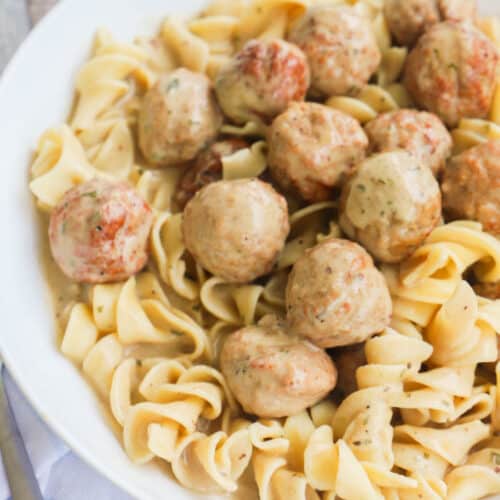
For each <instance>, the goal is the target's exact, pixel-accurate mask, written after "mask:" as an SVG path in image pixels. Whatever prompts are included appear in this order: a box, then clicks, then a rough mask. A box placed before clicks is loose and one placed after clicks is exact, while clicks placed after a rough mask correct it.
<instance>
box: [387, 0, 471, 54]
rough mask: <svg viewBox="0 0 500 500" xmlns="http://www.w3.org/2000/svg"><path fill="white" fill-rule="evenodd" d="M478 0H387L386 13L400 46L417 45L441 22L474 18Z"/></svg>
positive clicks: (390, 27)
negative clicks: (422, 37) (428, 30)
mask: <svg viewBox="0 0 500 500" xmlns="http://www.w3.org/2000/svg"><path fill="white" fill-rule="evenodd" d="M476 14H477V4H476V0H385V5H384V15H385V18H386V20H387V24H388V25H389V29H390V30H391V33H392V34H393V35H394V38H395V39H396V41H397V42H398V43H399V44H401V45H408V46H411V45H414V44H415V43H416V41H417V40H418V39H419V38H420V36H421V35H423V34H424V33H425V31H426V30H427V29H428V28H430V27H431V26H433V25H434V24H437V23H439V22H441V21H448V20H456V21H474V19H475V17H476Z"/></svg>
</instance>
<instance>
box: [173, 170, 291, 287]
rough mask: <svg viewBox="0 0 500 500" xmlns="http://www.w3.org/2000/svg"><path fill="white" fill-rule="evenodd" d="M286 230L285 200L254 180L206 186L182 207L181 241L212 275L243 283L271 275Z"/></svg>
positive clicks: (215, 183) (287, 230)
mask: <svg viewBox="0 0 500 500" xmlns="http://www.w3.org/2000/svg"><path fill="white" fill-rule="evenodd" d="M289 231H290V225H289V221H288V209H287V203H286V200H285V198H283V196H281V195H280V194H278V193H277V192H276V191H275V190H274V189H273V187H272V186H271V185H270V184H267V183H265V182H262V181H260V180H258V179H239V180H234V181H219V182H214V183H212V184H209V185H207V186H205V187H204V188H203V189H201V190H200V191H198V193H197V194H196V195H195V197H194V198H193V199H192V200H191V201H190V202H189V203H188V204H187V205H186V208H185V209H184V222H183V234H184V243H185V245H186V248H187V249H188V251H189V252H190V253H191V254H192V255H193V257H194V258H195V259H196V260H197V261H198V262H199V263H200V264H201V266H203V267H204V268H205V269H207V270H208V271H210V272H211V273H212V274H214V275H216V276H219V277H221V278H223V279H224V280H225V281H227V282H231V283H247V282H249V281H253V280H254V279H256V278H258V277H259V276H263V275H265V274H267V273H269V272H270V271H271V270H272V268H273V265H274V263H275V261H276V259H277V258H278V255H279V253H280V252H281V250H282V249H283V246H284V245H285V240H286V237H287V236H288V233H289Z"/></svg>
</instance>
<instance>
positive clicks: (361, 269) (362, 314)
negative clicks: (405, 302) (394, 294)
mask: <svg viewBox="0 0 500 500" xmlns="http://www.w3.org/2000/svg"><path fill="white" fill-rule="evenodd" d="M286 306H287V319H288V322H289V326H290V330H291V332H292V333H295V334H297V335H302V336H304V337H306V338H308V339H309V340H311V342H314V343H315V344H316V345H318V346H320V347H337V346H344V345H351V344H356V343H358V342H363V341H365V340H366V339H368V338H369V337H371V336H372V335H374V334H375V333H378V332H381V331H382V330H383V329H384V328H385V327H386V326H387V325H388V324H389V321H390V318H391V313H392V303H391V297H390V295H389V290H388V288H387V284H386V282H385V279H384V277H383V276H382V274H381V273H380V272H379V271H378V270H377V268H376V267H375V266H374V264H373V260H372V258H371V257H370V255H369V254H368V253H367V252H366V251H365V250H364V249H363V248H362V247H360V246H359V245H357V244H356V243H353V242H351V241H347V240H338V239H335V238H330V239H327V240H325V241H323V242H322V243H320V244H319V245H316V246H315V247H313V248H311V249H309V250H307V251H306V253H305V254H304V255H303V256H302V257H301V258H299V260H298V261H297V262H296V263H295V265H294V267H293V270H292V272H291V274H290V277H289V279H288V285H287V289H286Z"/></svg>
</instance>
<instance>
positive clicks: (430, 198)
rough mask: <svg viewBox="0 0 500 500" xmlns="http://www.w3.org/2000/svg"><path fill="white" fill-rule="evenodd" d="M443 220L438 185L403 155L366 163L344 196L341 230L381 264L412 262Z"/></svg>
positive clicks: (381, 156) (387, 155) (427, 171)
mask: <svg viewBox="0 0 500 500" xmlns="http://www.w3.org/2000/svg"><path fill="white" fill-rule="evenodd" d="M440 220H441V193H440V191H439V184H438V182H437V181H436V179H435V178H434V176H433V175H432V171H431V170H430V168H428V167H426V166H424V165H421V164H420V163H419V161H418V160H417V159H416V158H415V157H414V156H412V155H410V154H409V153H406V152H405V151H394V152H391V153H381V154H378V155H375V156H372V157H371V158H369V159H367V160H365V161H364V162H363V163H362V164H361V165H360V166H359V167H358V170H357V172H356V174H355V175H354V176H353V178H352V179H351V180H350V181H349V182H348V184H346V186H345V187H344V189H343V191H342V196H341V202H340V226H341V228H342V229H343V230H344V232H345V233H346V234H347V235H348V236H349V237H350V238H352V239H354V240H356V241H358V242H359V243H361V244H362V245H363V246H364V247H365V248H366V249H367V250H368V251H369V252H370V253H371V254H372V255H373V256H374V257H375V258H376V259H378V260H379V261H382V262H388V263H395V262H400V261H402V260H403V259H405V258H407V257H409V256H410V255H411V254H412V253H413V252H414V251H415V250H416V249H417V247H418V246H419V245H420V244H421V243H422V242H423V241H424V240H425V238H427V236H428V235H429V234H430V232H431V231H432V230H433V229H434V228H435V227H436V226H437V225H438V223H439V222H440Z"/></svg>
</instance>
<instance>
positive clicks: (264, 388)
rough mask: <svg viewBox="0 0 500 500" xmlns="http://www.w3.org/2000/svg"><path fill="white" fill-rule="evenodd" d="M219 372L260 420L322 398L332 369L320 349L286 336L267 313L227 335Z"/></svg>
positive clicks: (331, 380)
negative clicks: (258, 323)
mask: <svg viewBox="0 0 500 500" xmlns="http://www.w3.org/2000/svg"><path fill="white" fill-rule="evenodd" d="M221 370H222V373H223V374H224V376H225V378H226V380H227V383H228V385H229V387H230V389H231V391H232V392H233V393H234V395H235V396H236V398H237V399H238V401H239V402H240V403H241V406H242V407H243V409H244V410H245V411H246V412H247V413H251V414H254V415H257V416H259V417H263V418H279V417H287V416H290V415H295V414H297V413H300V412H301V411H303V410H305V409H306V408H309V407H310V406H313V405H314V404H315V403H317V402H318V401H320V400H322V399H323V398H324V397H325V396H326V395H327V394H328V393H329V392H330V391H331V390H332V389H333V388H334V387H335V383H336V381H337V371H336V369H335V365H334V364H333V362H332V360H331V359H330V358H329V357H328V355H327V354H326V352H325V351H324V350H323V349H320V348H318V347H316V346H315V345H313V344H311V343H310V342H308V341H307V340H302V339H300V338H298V337H293V336H291V335H289V334H288V333H287V332H286V331H285V330H284V329H283V326H282V325H280V324H279V323H277V322H273V320H272V319H271V318H269V317H267V318H265V319H264V321H263V322H261V324H260V326H249V327H247V328H244V329H243V330H239V331H238V332H236V333H234V334H232V335H230V336H229V337H228V339H227V340H226V342H225V343H224V347H223V349H222V353H221Z"/></svg>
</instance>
